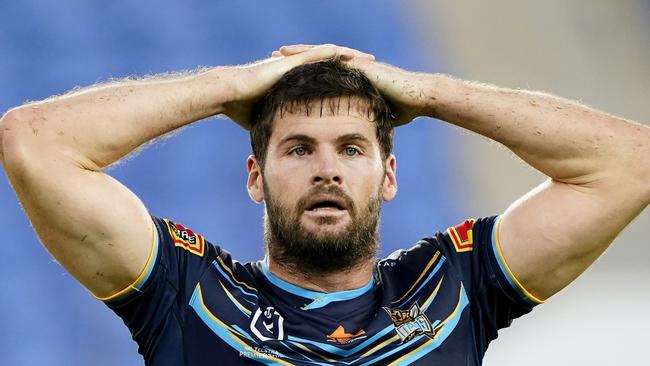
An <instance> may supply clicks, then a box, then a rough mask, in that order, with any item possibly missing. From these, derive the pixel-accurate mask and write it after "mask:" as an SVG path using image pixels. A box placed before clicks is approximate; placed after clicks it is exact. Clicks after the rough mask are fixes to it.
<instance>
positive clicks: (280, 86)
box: [250, 59, 393, 167]
mask: <svg viewBox="0 0 650 366" xmlns="http://www.w3.org/2000/svg"><path fill="white" fill-rule="evenodd" d="M345 97H347V99H348V100H347V103H348V105H347V109H348V111H349V108H351V107H352V104H353V103H352V100H353V99H356V100H357V101H358V102H359V103H357V105H356V106H355V108H358V109H359V111H362V112H364V113H365V114H366V116H367V117H368V119H369V120H371V121H373V122H374V123H375V127H376V131H377V140H378V141H379V147H380V150H381V154H382V158H383V160H385V159H386V158H387V157H388V155H389V154H390V153H391V151H392V149H393V116H392V114H391V109H390V106H389V104H388V102H387V100H386V99H385V98H384V97H383V96H382V95H381V94H380V93H379V91H378V90H377V88H376V87H375V86H374V85H372V83H371V82H370V80H369V79H368V77H367V76H366V75H365V74H364V73H363V72H361V71H360V70H357V69H354V68H351V67H348V66H347V65H345V64H344V63H343V62H341V61H339V60H336V59H332V60H328V61H321V62H316V63H309V64H304V65H301V66H298V67H295V68H293V69H291V70H290V71H289V72H287V73H286V74H284V75H283V76H282V77H281V78H280V80H278V82H277V83H275V85H273V86H272V87H271V88H270V89H269V90H268V91H267V92H266V93H265V94H264V96H262V98H261V99H260V100H258V101H257V102H256V103H255V105H254V106H253V110H252V112H251V130H250V136H251V146H252V148H253V154H254V155H255V157H257V160H258V161H259V163H260V164H261V166H262V167H264V162H265V160H266V152H267V149H268V145H269V140H270V139H271V133H272V129H273V118H274V116H275V115H276V113H278V112H279V113H280V116H282V115H283V113H285V112H288V113H291V112H294V111H295V110H304V111H306V113H307V115H309V112H310V110H311V109H312V108H313V107H314V103H320V114H321V116H322V114H323V107H325V108H328V109H329V110H330V112H331V113H338V112H339V107H340V105H341V102H342V99H343V98H345Z"/></svg>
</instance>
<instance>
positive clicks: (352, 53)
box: [279, 44, 375, 61]
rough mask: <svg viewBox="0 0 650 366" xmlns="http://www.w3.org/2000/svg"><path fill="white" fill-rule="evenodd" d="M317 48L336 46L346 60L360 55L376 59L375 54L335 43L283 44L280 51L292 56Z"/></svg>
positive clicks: (364, 57)
mask: <svg viewBox="0 0 650 366" xmlns="http://www.w3.org/2000/svg"><path fill="white" fill-rule="evenodd" d="M315 48H335V49H336V50H337V53H338V54H339V56H341V57H342V58H343V59H344V60H345V61H347V60H350V59H351V58H352V57H359V58H362V59H366V60H370V61H374V60H375V56H374V55H372V54H370V53H366V52H362V51H359V50H356V49H353V48H349V47H343V46H337V45H334V44H323V45H318V46H313V45H303V44H301V45H291V46H282V47H280V49H279V51H280V53H281V54H282V55H284V56H291V55H295V54H298V53H302V52H306V51H309V50H312V49H315Z"/></svg>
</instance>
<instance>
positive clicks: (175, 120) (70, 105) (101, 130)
mask: <svg viewBox="0 0 650 366" xmlns="http://www.w3.org/2000/svg"><path fill="white" fill-rule="evenodd" d="M228 78H229V75H228V69H225V68H223V69H211V70H208V71H203V72H200V73H196V74H179V75H176V76H171V77H170V76H165V77H160V78H158V77H152V78H148V79H146V80H126V81H122V82H116V83H111V84H107V85H100V86H97V87H92V88H89V89H86V90H83V91H79V92H75V93H72V94H69V95H65V96H61V97H56V98H51V99H47V100H45V101H42V102H37V103H32V104H28V105H25V106H22V107H19V108H16V109H13V110H11V111H9V112H8V113H7V115H6V116H5V117H4V118H3V120H4V121H3V122H4V123H3V126H4V131H5V133H4V135H5V136H4V137H5V138H7V137H8V136H9V135H11V136H12V137H17V138H20V141H21V144H23V145H24V144H27V145H30V146H31V147H32V148H42V147H44V146H47V147H52V148H53V150H56V151H61V152H64V153H65V155H66V156H67V157H69V158H72V159H73V160H74V161H75V163H77V164H78V165H80V166H83V167H85V168H87V169H91V170H98V169H101V168H102V167H104V166H106V165H109V164H111V163H113V162H115V161H117V160H119V159H120V158H122V157H123V156H125V155H127V154H128V153H129V152H131V151H132V150H134V149H135V148H137V147H138V146H140V145H142V144H144V143H146V142H148V141H150V140H152V139H155V138H156V137H158V136H161V135H164V134H165V133H168V132H170V131H173V130H175V129H177V128H179V127H182V126H184V125H187V124H189V123H191V122H194V121H197V120H199V119H202V118H205V117H208V116H211V115H215V114H219V113H222V112H223V108H224V107H223V106H224V103H225V102H227V101H228V100H230V99H232V88H231V87H230V85H231V84H230V83H228V82H226V80H227V79H228ZM24 148H28V147H23V149H24ZM21 150H22V149H21Z"/></svg>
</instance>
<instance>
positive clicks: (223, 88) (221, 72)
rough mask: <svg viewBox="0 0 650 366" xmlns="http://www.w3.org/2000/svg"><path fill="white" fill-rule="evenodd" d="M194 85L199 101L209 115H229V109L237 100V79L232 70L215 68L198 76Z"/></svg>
mask: <svg viewBox="0 0 650 366" xmlns="http://www.w3.org/2000/svg"><path fill="white" fill-rule="evenodd" d="M193 81H194V85H195V87H196V89H197V90H198V92H199V93H198V94H199V95H198V100H199V101H200V103H201V105H204V106H205V107H206V109H207V110H208V112H207V113H208V114H209V115H218V114H227V107H228V105H230V104H231V102H232V101H234V100H235V99H236V95H237V91H236V89H237V88H236V77H235V76H234V75H233V72H232V68H229V67H215V68H211V69H209V70H207V71H205V72H202V73H200V74H198V75H197V76H196V77H195V79H194V80H193Z"/></svg>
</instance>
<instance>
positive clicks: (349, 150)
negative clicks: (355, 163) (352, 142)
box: [343, 146, 360, 156]
mask: <svg viewBox="0 0 650 366" xmlns="http://www.w3.org/2000/svg"><path fill="white" fill-rule="evenodd" d="M343 153H344V154H345V156H355V155H358V154H359V153H360V151H359V149H357V148H356V147H354V146H348V147H346V148H345V149H343Z"/></svg>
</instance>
